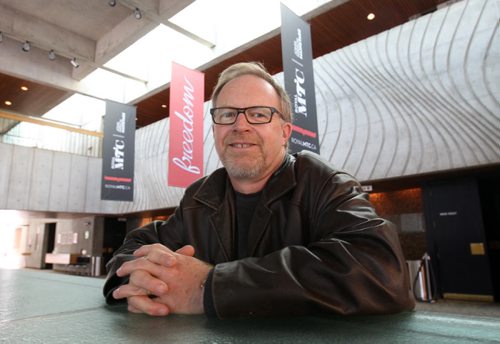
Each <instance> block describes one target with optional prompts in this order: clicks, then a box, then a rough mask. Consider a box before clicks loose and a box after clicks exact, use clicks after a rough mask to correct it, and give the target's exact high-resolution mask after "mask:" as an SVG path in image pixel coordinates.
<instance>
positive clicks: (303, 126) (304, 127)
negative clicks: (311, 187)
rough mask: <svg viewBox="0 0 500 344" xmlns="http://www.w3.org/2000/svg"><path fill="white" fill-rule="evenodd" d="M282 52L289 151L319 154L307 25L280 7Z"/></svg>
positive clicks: (311, 61)
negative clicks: (290, 124) (290, 125)
mask: <svg viewBox="0 0 500 344" xmlns="http://www.w3.org/2000/svg"><path fill="white" fill-rule="evenodd" d="M281 49H282V53H283V74H284V80H285V89H286V91H287V93H288V95H289V97H290V101H291V103H292V112H293V115H294V120H293V131H292V136H291V137H290V146H289V147H290V149H289V150H290V152H291V153H295V152H299V151H301V150H303V149H306V150H309V151H312V152H315V153H318V154H319V137H318V120H317V116H316V96H315V92H314V71H313V58H312V46H311V30H310V27H309V24H308V23H307V22H305V21H304V20H302V18H300V17H299V16H297V15H296V14H295V13H293V12H292V11H291V10H290V9H289V8H288V7H286V6H285V5H283V4H281Z"/></svg>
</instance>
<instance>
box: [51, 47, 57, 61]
mask: <svg viewBox="0 0 500 344" xmlns="http://www.w3.org/2000/svg"><path fill="white" fill-rule="evenodd" d="M55 59H56V53H55V52H54V49H50V51H49V60H51V61H54V60H55Z"/></svg>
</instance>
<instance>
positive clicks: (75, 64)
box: [70, 57, 80, 68]
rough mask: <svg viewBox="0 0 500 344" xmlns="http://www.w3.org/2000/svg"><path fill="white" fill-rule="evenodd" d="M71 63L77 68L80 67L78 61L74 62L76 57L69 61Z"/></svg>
mask: <svg viewBox="0 0 500 344" xmlns="http://www.w3.org/2000/svg"><path fill="white" fill-rule="evenodd" d="M70 63H71V65H72V66H73V67H75V68H78V67H80V65H79V64H78V62H76V57H73V58H72V59H71V61H70Z"/></svg>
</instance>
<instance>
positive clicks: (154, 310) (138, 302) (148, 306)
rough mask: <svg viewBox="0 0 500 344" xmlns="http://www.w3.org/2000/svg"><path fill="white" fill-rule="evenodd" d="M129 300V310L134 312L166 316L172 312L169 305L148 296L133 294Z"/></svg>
mask: <svg viewBox="0 0 500 344" xmlns="http://www.w3.org/2000/svg"><path fill="white" fill-rule="evenodd" d="M127 301H128V310H129V311H130V312H133V313H146V314H149V315H152V316H165V315H168V314H169V313H170V310H169V308H168V306H167V305H164V304H162V303H159V302H155V301H154V300H153V299H150V298H149V297H147V296H132V297H129V298H128V300H127Z"/></svg>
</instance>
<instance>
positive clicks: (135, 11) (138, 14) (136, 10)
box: [134, 7, 142, 20]
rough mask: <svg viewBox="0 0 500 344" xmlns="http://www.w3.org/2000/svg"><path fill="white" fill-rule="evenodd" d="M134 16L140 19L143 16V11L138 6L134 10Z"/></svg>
mask: <svg viewBox="0 0 500 344" xmlns="http://www.w3.org/2000/svg"><path fill="white" fill-rule="evenodd" d="M134 17H135V19H137V20H139V19H141V18H142V13H141V10H140V9H138V8H137V7H136V8H135V10H134Z"/></svg>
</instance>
